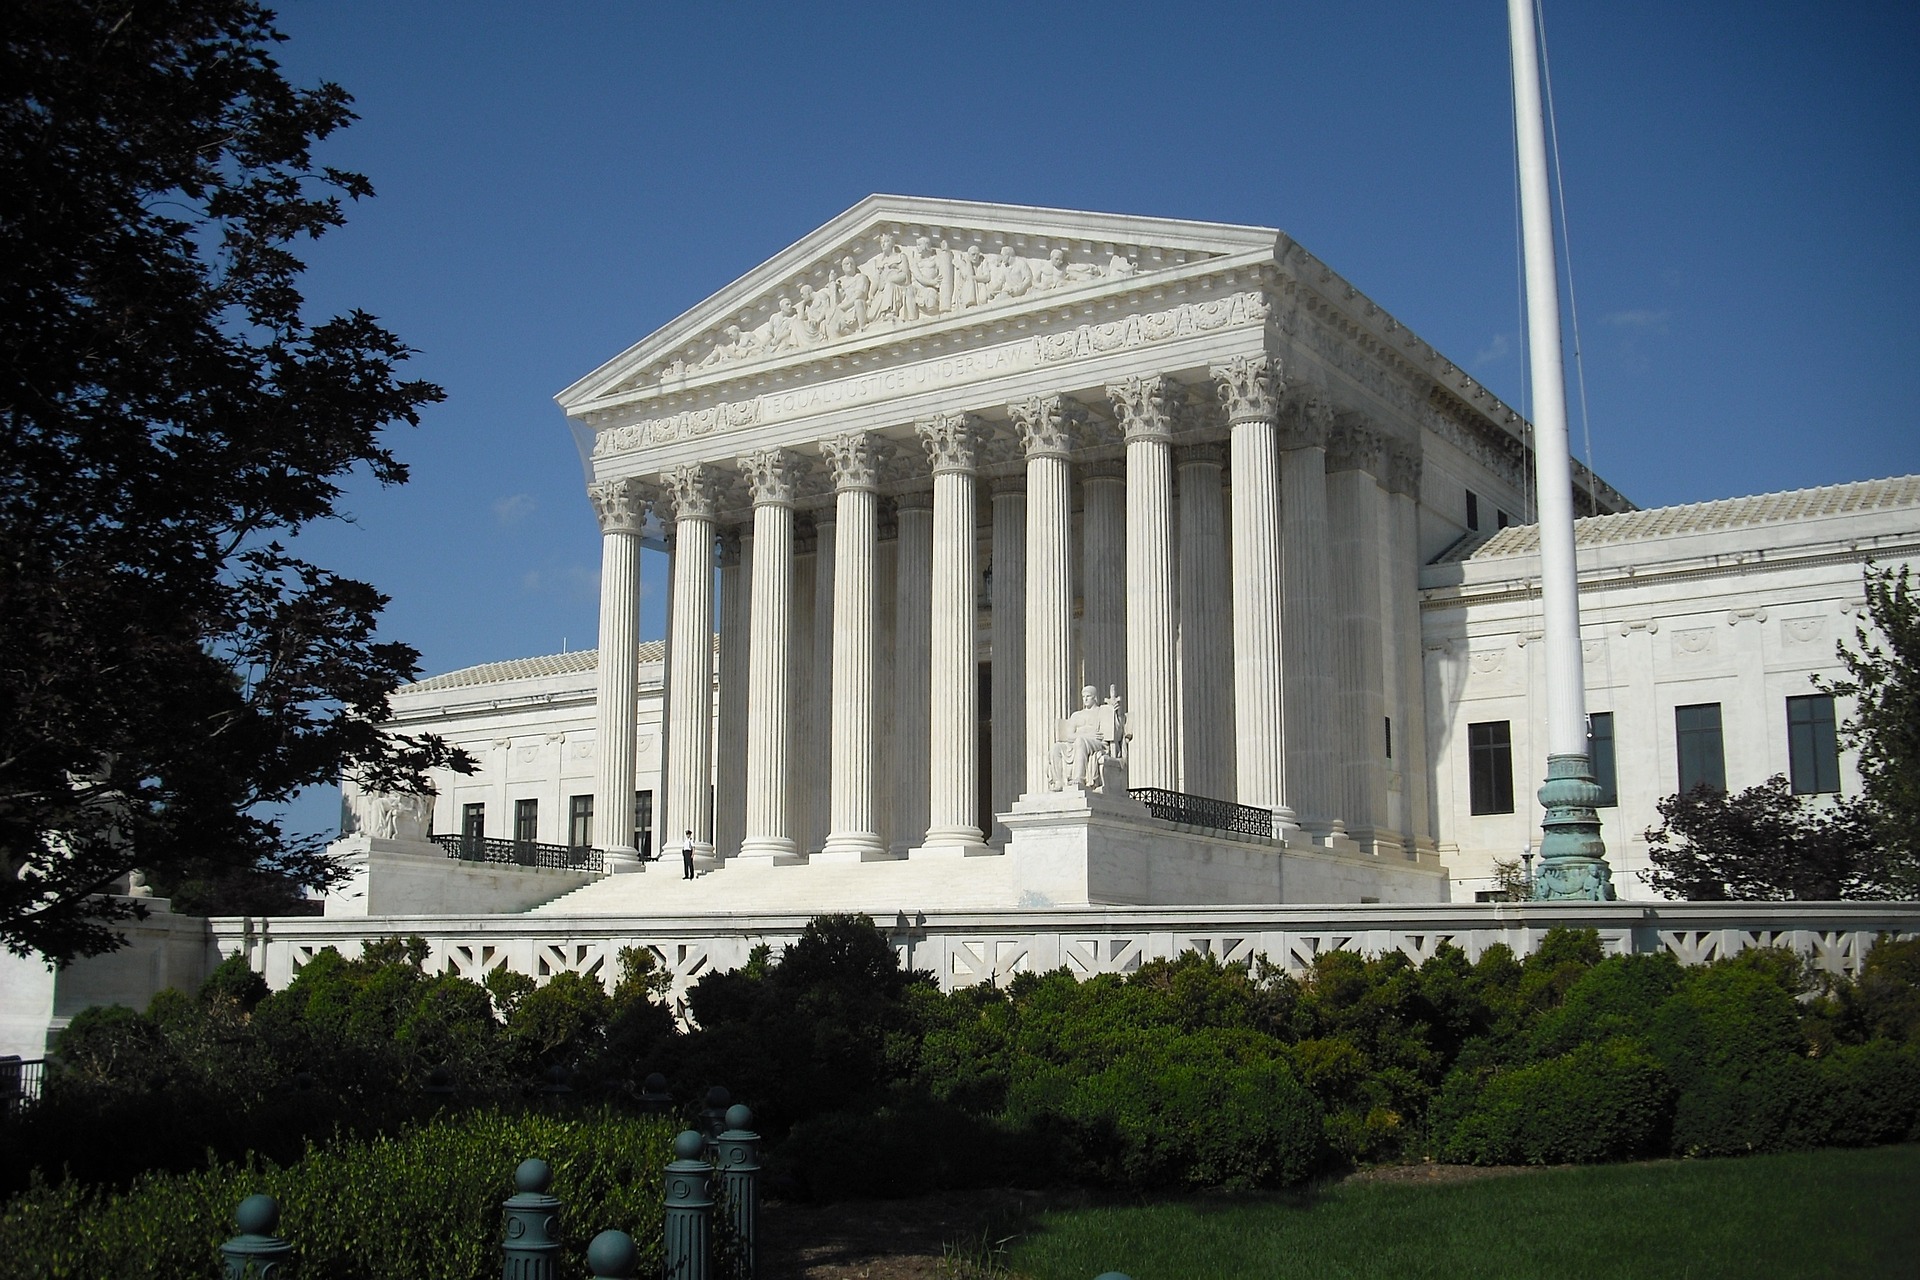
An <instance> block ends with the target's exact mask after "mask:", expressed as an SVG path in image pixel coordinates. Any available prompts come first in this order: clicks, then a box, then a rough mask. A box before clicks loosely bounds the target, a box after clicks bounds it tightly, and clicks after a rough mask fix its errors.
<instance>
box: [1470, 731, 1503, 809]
mask: <svg viewBox="0 0 1920 1280" xmlns="http://www.w3.org/2000/svg"><path fill="white" fill-rule="evenodd" d="M1467 774H1468V782H1469V784H1470V785H1469V788H1468V790H1469V793H1470V794H1469V799H1470V800H1471V802H1472V811H1473V812H1474V813H1512V812H1513V726H1512V724H1511V723H1510V722H1509V721H1506V720H1490V721H1488V722H1486V723H1485V724H1470V725H1468V726H1467Z"/></svg>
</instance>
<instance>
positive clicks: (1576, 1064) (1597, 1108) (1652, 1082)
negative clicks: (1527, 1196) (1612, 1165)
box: [1434, 1037, 1674, 1164]
mask: <svg viewBox="0 0 1920 1280" xmlns="http://www.w3.org/2000/svg"><path fill="white" fill-rule="evenodd" d="M1673 1097H1674V1089H1673V1083H1672V1081H1671V1079H1670V1078H1669V1077H1668V1075H1667V1072H1666V1070H1665V1069H1664V1068H1663V1067H1662V1066H1661V1064H1660V1063H1659V1061H1658V1060H1656V1059H1655V1058H1654V1057H1653V1055H1652V1054H1650V1053H1648V1052H1647V1050H1646V1047H1645V1046H1644V1045H1643V1044H1641V1043H1640V1042H1638V1041H1636V1040H1632V1039H1628V1038H1625V1037H1621V1038H1616V1039H1612V1040H1608V1041H1606V1042H1605V1043H1604V1044H1588V1045H1582V1046H1580V1047H1579V1048H1576V1049H1574V1050H1572V1051H1571V1052H1569V1053H1565V1054H1561V1055H1560V1056H1558V1057H1555V1058H1549V1059H1547V1060H1545V1061H1543V1062H1536V1063H1533V1064H1531V1065H1528V1066H1523V1067H1516V1068H1514V1069H1512V1070H1509V1071H1503V1072H1499V1073H1497V1074H1494V1075H1492V1076H1491V1077H1489V1078H1486V1079H1484V1080H1478V1079H1475V1078H1473V1076H1472V1075H1471V1074H1470V1073H1468V1072H1464V1071H1463V1072H1461V1073H1459V1074H1457V1075H1456V1076H1455V1077H1453V1078H1452V1079H1449V1080H1448V1082H1447V1084H1446V1086H1445V1087H1444V1088H1443V1090H1442V1096H1441V1098H1440V1099H1438V1100H1436V1102H1435V1103H1434V1125H1435V1137H1436V1146H1437V1148H1438V1150H1439V1152H1440V1154H1441V1157H1442V1158H1443V1159H1447V1160H1455V1161H1461V1162H1464V1163H1467V1164H1589V1163H1593V1162H1596V1161H1602V1160H1629V1159H1633V1158H1634V1157H1636V1156H1644V1155H1651V1154H1653V1153H1655V1152H1659V1151H1664V1150H1665V1149H1666V1145H1667V1131H1668V1128H1669V1126H1670V1125H1671V1123H1672V1116H1673Z"/></svg>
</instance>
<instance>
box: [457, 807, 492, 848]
mask: <svg viewBox="0 0 1920 1280" xmlns="http://www.w3.org/2000/svg"><path fill="white" fill-rule="evenodd" d="M460 834H461V835H462V836H464V837H465V838H467V839H468V840H480V839H484V838H485V837H486V834H487V806H485V805H484V804H468V805H462V806H460Z"/></svg>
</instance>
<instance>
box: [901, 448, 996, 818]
mask: <svg viewBox="0 0 1920 1280" xmlns="http://www.w3.org/2000/svg"><path fill="white" fill-rule="evenodd" d="M914 430H915V431H916V432H918V434H919V436H920V440H921V442H922V443H923V444H924V445H925V446H926V449H927V458H928V460H929V461H930V462H931V463H932V464H933V581H932V596H933V609H932V619H931V624H932V625H931V629H930V633H929V637H928V638H929V645H928V648H929V650H930V652H929V659H930V660H929V662H928V664H927V665H928V675H929V681H930V684H931V687H932V695H933V696H932V700H931V701H932V705H931V715H930V716H929V720H930V729H931V732H930V733H929V734H928V743H929V747H930V760H929V771H930V773H931V775H932V785H931V787H930V788H929V805H928V808H929V818H930V822H929V825H928V827H927V839H926V843H925V844H923V845H922V846H921V847H920V851H921V852H923V853H928V854H947V855H952V854H976V853H985V852H987V847H986V843H985V841H984V840H983V839H982V836H981V832H980V828H979V827H978V826H977V825H976V822H977V818H976V815H977V814H978V812H979V809H980V756H979V749H978V747H979V744H978V742H977V741H976V738H975V731H976V727H977V725H978V723H979V719H980V686H979V682H978V680H977V678H976V676H975V674H974V669H973V573H974V549H973V503H974V497H973V486H974V470H975V467H976V466H977V464H978V463H977V454H978V451H979V447H980V444H981V441H982V437H983V435H984V432H983V431H982V430H981V428H980V426H979V423H978V422H977V420H976V419H974V418H973V417H971V416H970V415H968V414H960V413H952V414H942V415H940V416H939V417H937V418H934V419H933V420H932V421H930V422H923V423H920V424H919V425H918V426H916V427H915V428H914Z"/></svg>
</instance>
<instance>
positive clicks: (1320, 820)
mask: <svg viewBox="0 0 1920 1280" xmlns="http://www.w3.org/2000/svg"><path fill="white" fill-rule="evenodd" d="M1332 422H1333V408H1332V406H1331V405H1329V404H1328V403H1327V402H1326V401H1324V400H1322V399H1320V398H1318V397H1314V396H1304V395H1300V396H1294V397H1292V398H1291V399H1290V400H1289V403H1288V404H1287V406H1286V412H1285V413H1284V414H1282V416H1281V420H1280V435H1279V439H1280V450H1281V452H1280V490H1281V497H1280V522H1281V524H1280V530H1281V531H1280V558H1281V564H1282V573H1283V576H1284V578H1285V580H1286V585H1287V591H1286V598H1285V599H1284V600H1283V601H1282V602H1281V616H1282V621H1283V623H1284V628H1285V633H1286V644H1285V648H1286V668H1287V690H1286V706H1287V740H1286V751H1287V775H1288V779H1289V781H1290V783H1291V786H1290V788H1289V796H1290V798H1291V799H1292V801H1293V807H1294V808H1295V809H1296V810H1297V811H1298V812H1299V814H1300V822H1301V825H1302V826H1304V827H1306V828H1308V829H1309V830H1311V831H1314V832H1316V833H1319V834H1322V835H1324V834H1328V833H1330V832H1335V831H1339V830H1341V829H1342V823H1341V822H1340V820H1339V813H1340V811H1341V804H1340V801H1339V788H1338V781H1337V780H1338V776H1339V773H1338V769H1337V768H1336V765H1335V761H1336V760H1337V758H1338V754H1339V753H1338V751H1337V749H1336V744H1337V743H1339V742H1340V741H1341V736H1340V727H1339V723H1340V722H1339V716H1338V714H1337V712H1336V710H1335V704H1336V697H1335V689H1336V685H1335V681H1334V656H1333V637H1332V627H1333V596H1332V587H1331V585H1330V583H1329V574H1328V562H1329V560H1330V557H1331V550H1332V547H1331V542H1330V538H1331V535H1330V534H1329V532H1328V529H1327V432H1328V430H1329V429H1330V428H1331V426H1332Z"/></svg>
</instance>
